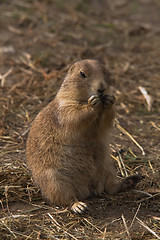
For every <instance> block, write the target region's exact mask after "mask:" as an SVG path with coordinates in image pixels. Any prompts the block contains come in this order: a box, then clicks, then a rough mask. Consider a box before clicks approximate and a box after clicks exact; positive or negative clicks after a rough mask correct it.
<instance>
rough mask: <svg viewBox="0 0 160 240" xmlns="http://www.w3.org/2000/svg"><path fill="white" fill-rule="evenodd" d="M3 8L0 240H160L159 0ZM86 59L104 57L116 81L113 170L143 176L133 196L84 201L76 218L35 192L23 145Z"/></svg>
mask: <svg viewBox="0 0 160 240" xmlns="http://www.w3.org/2000/svg"><path fill="white" fill-rule="evenodd" d="M53 2H54V3H53ZM0 10H1V15H0V28H1V34H0V107H1V111H0V115H1V116H0V205H1V211H0V239H158V238H159V237H160V217H159V216H160V173H159V172H160V117H159V113H160V91H159V89H160V66H159V47H160V43H159V24H160V17H159V11H160V3H159V1H158V0H148V1H144V0H138V1H136V0H134V1H127V0H123V1H117V0H114V1H103V0H102V1H96V0H93V1H91V2H89V1H83V0H79V1H73V0H69V1H66V2H65V1H63V0H60V1H58V0H56V1H50V0H42V1H29V0H27V1H19V0H12V1H9V0H3V1H2V3H1V5H0ZM151 16H152V17H151ZM84 58H100V59H103V61H104V63H105V65H106V66H107V67H108V68H109V70H110V72H111V73H112V76H113V79H114V91H115V95H116V99H117V101H116V109H117V116H116V122H115V126H114V128H113V134H112V139H111V156H112V158H113V161H114V162H115V165H116V167H117V174H118V175H119V177H123V176H127V175H131V174H135V173H141V174H143V175H144V176H145V180H144V181H143V182H141V183H140V184H139V186H138V187H137V190H135V191H133V192H130V193H124V194H118V195H117V196H112V197H111V196H103V197H101V198H96V199H88V200H87V203H88V205H89V210H88V212H86V213H85V214H84V215H82V216H79V215H75V214H73V213H71V212H70V211H68V210H67V209H64V208H59V207H55V206H49V205H48V204H47V203H45V202H44V200H43V199H42V198H41V194H40V191H39V189H37V188H36V187H35V186H34V184H33V181H32V179H31V178H30V175H29V172H28V169H27V166H26V164H25V143H26V139H27V134H28V131H29V126H30V123H31V121H32V120H33V119H34V117H35V116H36V114H37V113H38V112H39V110H40V109H42V107H43V106H45V105H46V104H47V103H48V102H50V101H51V99H53V97H54V96H55V94H56V92H57V89H58V88H59V86H60V84H61V81H62V80H63V77H64V75H65V73H66V71H67V69H68V67H69V66H70V64H72V63H73V62H74V61H76V60H79V59H84Z"/></svg>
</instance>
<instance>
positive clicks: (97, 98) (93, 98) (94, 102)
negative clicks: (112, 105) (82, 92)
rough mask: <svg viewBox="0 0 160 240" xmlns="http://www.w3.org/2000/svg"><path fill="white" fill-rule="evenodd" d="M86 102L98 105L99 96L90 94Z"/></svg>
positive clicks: (99, 101)
mask: <svg viewBox="0 0 160 240" xmlns="http://www.w3.org/2000/svg"><path fill="white" fill-rule="evenodd" d="M88 103H89V104H90V105H91V106H95V105H99V104H100V103H101V100H100V98H99V96H98V95H92V96H91V97H90V98H89V99H88Z"/></svg>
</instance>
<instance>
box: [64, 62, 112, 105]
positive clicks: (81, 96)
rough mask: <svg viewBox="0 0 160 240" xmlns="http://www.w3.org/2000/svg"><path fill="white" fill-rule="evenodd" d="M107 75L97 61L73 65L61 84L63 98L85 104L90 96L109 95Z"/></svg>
mask: <svg viewBox="0 0 160 240" xmlns="http://www.w3.org/2000/svg"><path fill="white" fill-rule="evenodd" d="M109 88H110V79H109V73H108V72H107V71H106V70H105V68H104V66H103V65H102V64H101V63H100V62H99V61H97V60H89V59H86V60H82V61H79V62H76V63H75V64H73V65H72V66H71V67H70V69H69V70H68V73H67V75H66V77H65V79H64V82H63V83H62V86H61V89H60V90H62V91H63V93H64V92H65V93H64V98H67V99H70V100H71V99H72V100H73V101H80V102H86V101H87V100H88V99H89V98H90V97H91V96H92V95H98V96H102V95H106V94H109ZM60 92H61V91H60Z"/></svg>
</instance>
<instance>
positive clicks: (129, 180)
mask: <svg viewBox="0 0 160 240" xmlns="http://www.w3.org/2000/svg"><path fill="white" fill-rule="evenodd" d="M143 178H144V177H143V176H142V175H139V174H136V175H132V176H129V177H126V178H124V179H123V180H122V181H118V179H117V177H116V178H113V177H111V178H108V180H107V181H106V183H105V192H106V193H108V194H111V195H112V194H116V193H119V192H125V191H129V190H131V189H133V188H134V187H135V186H136V185H137V183H139V182H140V181H141V180H142V179H143Z"/></svg>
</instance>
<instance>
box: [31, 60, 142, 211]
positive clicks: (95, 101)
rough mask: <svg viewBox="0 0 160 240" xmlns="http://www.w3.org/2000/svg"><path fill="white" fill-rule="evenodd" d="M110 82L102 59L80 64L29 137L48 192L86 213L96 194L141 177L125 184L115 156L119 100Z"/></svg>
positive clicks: (38, 176)
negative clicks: (87, 201)
mask: <svg viewBox="0 0 160 240" xmlns="http://www.w3.org/2000/svg"><path fill="white" fill-rule="evenodd" d="M109 81H110V79H109V74H108V73H107V71H106V70H105V68H104V66H103V65H101V64H100V63H99V62H98V61H97V60H89V59H87V60H83V61H79V62H76V63H75V64H74V65H73V66H71V67H70V69H69V70H68V73H67V75H66V77H65V79H64V81H63V83H62V85H61V87H60V89H59V91H58V93H57V95H56V97H55V98H54V100H53V101H52V102H50V103H49V104H48V105H47V106H46V107H45V108H44V109H43V110H42V111H41V112H40V113H39V114H38V116H37V117H36V118H35V120H34V121H33V123H32V126H31V129H30V133H29V136H28V141H27V149H26V157H27V164H28V167H29V168H30V170H31V171H32V175H33V178H34V180H35V183H36V184H37V185H38V186H39V187H40V188H41V192H42V195H43V196H44V197H45V198H46V199H48V200H49V201H50V202H51V203H53V204H57V205H67V206H69V207H70V208H71V209H72V210H73V211H74V212H82V211H83V210H84V209H85V208H86V207H87V205H86V204H85V203H84V202H83V200H84V199H86V198H87V197H89V196H91V195H92V194H94V195H100V194H102V193H103V192H106V193H108V194H114V193H117V192H119V191H123V190H125V189H128V188H131V187H133V186H135V185H136V183H137V182H138V181H140V177H139V175H134V176H131V177H128V178H126V179H124V180H123V181H122V182H119V181H118V180H117V177H116V174H115V170H114V167H113V164H112V162H111V159H110V157H109V146H108V141H109V131H110V128H111V126H112V120H113V118H114V106H113V105H114V101H115V98H114V96H111V95H110V82H109Z"/></svg>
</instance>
